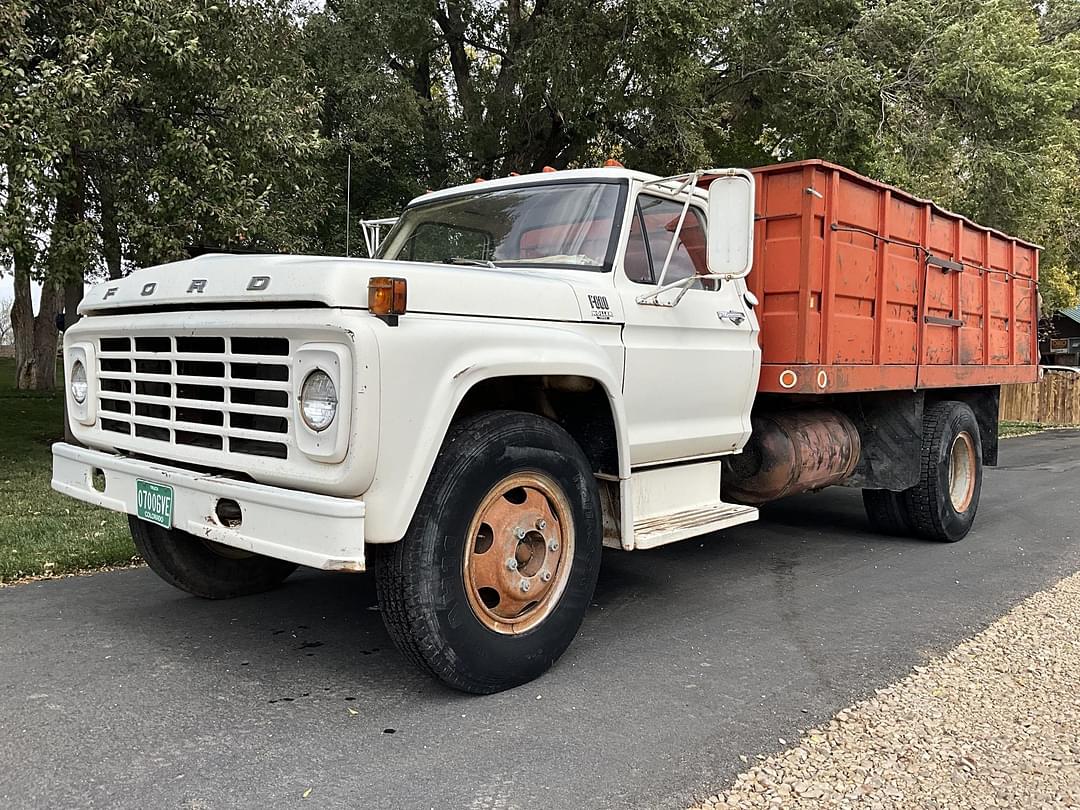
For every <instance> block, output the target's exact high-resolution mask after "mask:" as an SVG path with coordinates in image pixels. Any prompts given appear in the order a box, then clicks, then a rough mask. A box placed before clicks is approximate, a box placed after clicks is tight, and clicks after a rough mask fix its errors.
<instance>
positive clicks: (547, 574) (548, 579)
mask: <svg viewBox="0 0 1080 810" xmlns="http://www.w3.org/2000/svg"><path fill="white" fill-rule="evenodd" d="M540 579H542V580H544V582H551V572H550V571H541V572H540Z"/></svg>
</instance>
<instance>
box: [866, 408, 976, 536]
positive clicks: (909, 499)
mask: <svg viewBox="0 0 1080 810" xmlns="http://www.w3.org/2000/svg"><path fill="white" fill-rule="evenodd" d="M982 475H983V463H982V441H981V437H980V434H979V423H978V421H977V420H976V418H975V414H974V413H973V412H972V410H971V408H970V407H968V406H967V405H966V404H964V403H963V402H955V401H946V402H938V403H935V404H934V405H932V406H931V407H930V408H929V409H928V410H927V411H926V413H925V414H924V416H923V431H922V439H921V444H920V448H919V482H918V483H917V484H916V485H915V486H913V487H911V488H910V489H906V490H904V491H903V492H891V491H889V490H868V489H864V490H863V506H864V507H865V509H866V516H867V518H869V520H870V524H871V526H873V528H874V529H875V530H876V531H879V532H881V533H883V534H892V535H912V534H914V535H916V536H918V537H923V538H925V539H927V540H937V541H941V542H946V543H955V542H957V541H958V540H963V539H964V537H966V536H967V534H968V532H969V531H971V526H972V524H973V523H974V522H975V513H976V512H977V511H978V508H979V495H980V493H981V492H982Z"/></svg>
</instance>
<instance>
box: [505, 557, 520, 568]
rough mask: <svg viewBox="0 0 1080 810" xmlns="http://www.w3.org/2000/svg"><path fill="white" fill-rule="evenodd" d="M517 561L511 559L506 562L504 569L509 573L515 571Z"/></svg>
mask: <svg viewBox="0 0 1080 810" xmlns="http://www.w3.org/2000/svg"><path fill="white" fill-rule="evenodd" d="M517 566H518V561H517V560H515V559H514V558H513V557H511V558H510V559H509V560H507V561H506V567H507V568H508V569H509V570H511V571H517Z"/></svg>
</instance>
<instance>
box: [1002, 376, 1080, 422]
mask: <svg viewBox="0 0 1080 810" xmlns="http://www.w3.org/2000/svg"><path fill="white" fill-rule="evenodd" d="M999 418H1000V419H1009V420H1012V421H1017V422H1041V423H1042V424H1044V425H1080V374H1077V373H1074V372H1068V371H1044V372H1043V376H1042V379H1041V380H1039V382H1037V383H1025V384H1023V385H1003V386H1001V410H1000V412H999Z"/></svg>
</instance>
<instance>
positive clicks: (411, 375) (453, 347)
mask: <svg viewBox="0 0 1080 810" xmlns="http://www.w3.org/2000/svg"><path fill="white" fill-rule="evenodd" d="M376 331H377V339H378V342H379V357H380V367H381V377H382V379H381V384H380V402H381V413H382V420H381V424H380V425H379V434H380V435H379V455H378V461H377V463H376V465H375V478H374V480H373V481H372V484H371V487H370V488H369V489H368V491H367V492H366V493H364V501H365V502H366V503H367V524H366V527H365V531H366V535H367V538H366V539H367V540H368V541H370V542H375V543H378V542H384V543H385V542H393V541H396V540H399V539H401V537H402V536H403V535H404V534H405V532H406V530H407V529H408V526H409V523H410V521H411V520H412V516H413V513H414V512H415V510H416V506H417V504H418V503H419V502H420V497H421V495H422V493H423V489H424V486H425V484H426V483H427V479H428V476H429V475H430V473H431V468H432V466H433V465H434V463H435V458H436V456H437V455H438V452H439V449H440V447H441V446H442V443H443V439H444V437H445V436H446V432H447V430H448V428H449V426H450V422H451V420H452V418H453V416H454V413H455V412H456V411H457V409H458V406H459V405H460V404H461V401H462V399H464V397H465V395H466V394H467V393H468V392H469V390H470V389H472V388H473V387H474V386H475V385H476V384H477V383H479V382H481V381H483V380H487V379H491V378H493V377H506V376H525V375H529V376H532V375H545V374H549V375H550V374H559V375H575V376H581V377H588V378H591V379H594V380H596V381H597V383H599V384H600V385H601V386H602V387H603V389H604V391H605V393H606V394H607V397H608V401H609V403H610V405H611V410H612V414H613V415H614V419H615V431H616V438H617V442H618V450H619V475H620V477H623V478H627V477H629V475H630V470H629V459H630V454H629V451H628V448H627V441H628V437H627V432H626V419H625V414H624V413H623V406H622V395H621V390H622V379H621V374H622V346H621V343H620V339H619V327H618V326H617V325H614V324H563V323H551V324H544V323H537V322H535V321H511V320H495V319H486V318H462V317H460V316H458V317H451V316H437V315H414V314H409V315H407V316H405V317H403V318H402V319H401V321H400V322H399V325H398V326H397V327H394V328H391V327H387V326H385V325H383V324H379V325H378V326H377V327H376Z"/></svg>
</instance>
